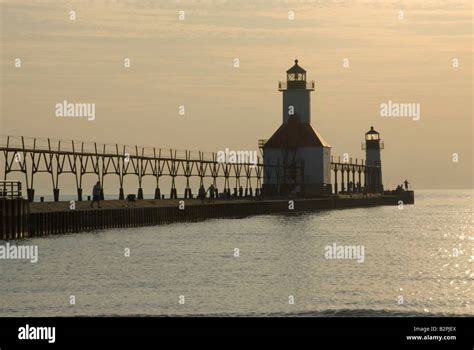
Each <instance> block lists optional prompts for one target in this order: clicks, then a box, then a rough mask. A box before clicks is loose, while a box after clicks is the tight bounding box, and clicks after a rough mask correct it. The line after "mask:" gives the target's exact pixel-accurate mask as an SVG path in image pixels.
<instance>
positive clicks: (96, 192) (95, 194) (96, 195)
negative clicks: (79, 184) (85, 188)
mask: <svg viewBox="0 0 474 350" xmlns="http://www.w3.org/2000/svg"><path fill="white" fill-rule="evenodd" d="M101 190H102V187H100V182H99V181H97V183H96V184H95V185H94V187H93V188H92V203H91V208H93V207H94V202H97V207H98V208H100V191H101Z"/></svg>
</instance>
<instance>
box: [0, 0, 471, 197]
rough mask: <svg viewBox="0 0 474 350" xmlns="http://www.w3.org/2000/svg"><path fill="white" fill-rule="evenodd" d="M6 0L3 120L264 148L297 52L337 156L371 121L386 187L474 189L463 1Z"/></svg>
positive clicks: (79, 134) (49, 129)
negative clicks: (64, 111)
mask: <svg viewBox="0 0 474 350" xmlns="http://www.w3.org/2000/svg"><path fill="white" fill-rule="evenodd" d="M0 10H1V12H0V19H1V34H0V35H1V52H0V68H1V72H0V76H1V80H0V89H1V94H0V96H1V99H0V109H1V114H0V135H22V136H28V137H41V138H47V137H50V138H54V139H64V140H70V139H75V140H84V141H97V142H101V143H120V144H131V145H133V144H137V145H141V146H156V147H162V148H176V149H191V150H203V151H211V152H217V151H219V150H224V149H226V148H229V149H231V150H257V147H258V146H257V141H258V140H259V139H268V138H270V136H271V135H272V134H273V132H274V131H275V130H276V129H277V128H278V127H279V126H280V125H281V123H282V96H281V92H279V91H278V81H279V80H284V79H285V71H286V70H287V69H288V68H290V67H291V66H292V65H293V61H294V59H295V58H298V60H299V64H300V65H301V66H302V67H303V68H305V69H306V70H307V76H308V78H309V79H311V80H314V81H315V82H316V91H315V92H313V93H312V106H311V111H312V113H311V114H312V115H311V123H312V126H313V128H314V129H316V130H317V131H318V132H319V133H320V134H321V135H322V136H323V137H324V139H325V140H326V141H327V142H328V143H329V144H330V145H331V146H332V155H334V156H339V155H342V154H344V153H347V154H348V155H349V156H350V157H353V158H364V151H362V150H361V142H362V141H363V139H364V133H365V132H366V131H368V130H369V128H370V126H372V125H373V126H374V127H375V129H376V130H377V131H379V132H380V134H381V138H382V139H383V141H384V143H385V149H384V150H383V151H382V166H383V175H384V183H385V185H386V187H392V188H393V187H395V186H396V185H397V184H399V183H401V182H402V181H403V180H405V179H408V180H409V182H410V183H411V184H412V185H413V186H414V188H415V189H446V188H472V179H473V176H472V169H473V154H472V153H473V151H472V150H473V145H472V130H473V128H472V120H473V113H472V98H473V90H472V74H473V69H472V68H473V66H472V63H473V62H472V55H473V47H472V31H473V24H472V23H473V22H472V1H469V0H459V1H457V0H456V1H455V0H446V1H438V0H412V1H372V0H371V1H344V0H343V1H276V0H265V1H243V0H235V1H223V0H222V1H204V0H203V1H186V0H182V1H147V0H143V1H138V0H115V1H113V0H108V1H107V0H103V1H92V0H84V1H79V0H78V1H61V0H57V1H23V0H14V1H13V0H2V1H0ZM71 11H74V15H75V19H74V20H71ZM180 11H184V12H180ZM180 16H181V18H180ZM183 16H184V20H182V19H183ZM292 18H293V19H292ZM17 58H20V59H21V66H20V67H18V66H16V65H17V63H18V60H16V59H17ZM127 58H128V59H129V60H130V66H129V67H125V66H124V62H125V61H124V60H125V59H127ZM236 59H238V61H239V66H238V67H236V66H235V62H236ZM455 62H456V63H457V64H455ZM64 100H66V101H68V102H73V103H94V104H95V108H96V115H95V119H94V120H87V118H59V117H57V116H56V114H55V110H56V109H55V106H56V104H57V103H62V102H63V101H64ZM388 101H393V102H397V103H416V104H419V106H420V111H421V114H420V118H419V120H413V118H406V117H405V118H401V117H383V116H381V115H380V106H381V104H382V103H386V102H388ZM180 106H184V111H185V112H184V115H181V114H180V113H179V112H180V109H179V108H180ZM453 154H456V156H457V160H458V161H457V162H456V161H453V158H456V156H453ZM41 183H42V182H41V181H40V184H41ZM44 186H46V184H45V185H44ZM40 192H41V189H40Z"/></svg>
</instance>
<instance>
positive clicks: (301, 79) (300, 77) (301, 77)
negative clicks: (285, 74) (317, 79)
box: [296, 73, 305, 81]
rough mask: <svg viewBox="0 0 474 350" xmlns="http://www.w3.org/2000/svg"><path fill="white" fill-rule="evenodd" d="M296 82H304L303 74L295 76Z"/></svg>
mask: <svg viewBox="0 0 474 350" xmlns="http://www.w3.org/2000/svg"><path fill="white" fill-rule="evenodd" d="M296 80H299V81H303V80H305V77H304V74H303V73H299V74H297V75H296Z"/></svg>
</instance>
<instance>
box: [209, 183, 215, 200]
mask: <svg viewBox="0 0 474 350" xmlns="http://www.w3.org/2000/svg"><path fill="white" fill-rule="evenodd" d="M208 191H209V203H211V202H214V195H215V189H214V184H211V186H209V189H208Z"/></svg>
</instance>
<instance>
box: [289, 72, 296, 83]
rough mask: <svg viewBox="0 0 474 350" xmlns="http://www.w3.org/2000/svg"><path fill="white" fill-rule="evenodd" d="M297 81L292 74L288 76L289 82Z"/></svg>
mask: <svg viewBox="0 0 474 350" xmlns="http://www.w3.org/2000/svg"><path fill="white" fill-rule="evenodd" d="M294 80H295V75H294V74H293V73H292V74H288V81H294Z"/></svg>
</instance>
